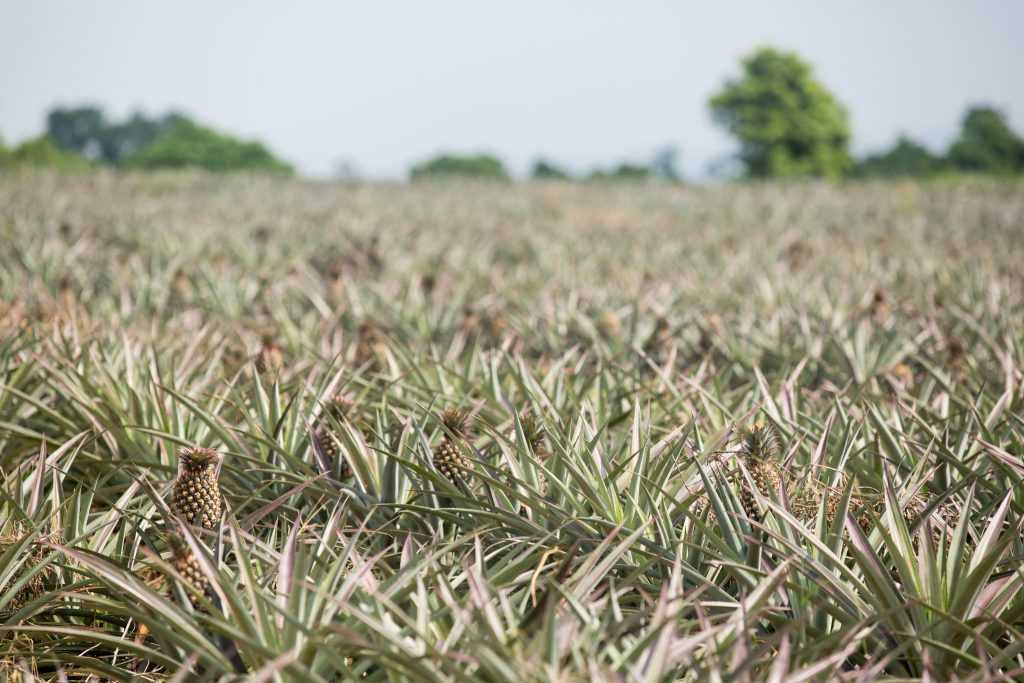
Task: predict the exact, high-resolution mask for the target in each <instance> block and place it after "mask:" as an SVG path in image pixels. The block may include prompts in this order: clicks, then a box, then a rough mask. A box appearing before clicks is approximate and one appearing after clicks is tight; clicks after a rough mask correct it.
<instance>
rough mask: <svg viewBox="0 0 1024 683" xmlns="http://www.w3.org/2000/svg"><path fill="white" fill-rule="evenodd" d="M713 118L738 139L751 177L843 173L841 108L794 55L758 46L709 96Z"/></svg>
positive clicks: (846, 158) (845, 123)
mask: <svg viewBox="0 0 1024 683" xmlns="http://www.w3.org/2000/svg"><path fill="white" fill-rule="evenodd" d="M709 104H710V107H711V112H712V115H713V117H714V119H715V121H716V122H718V123H719V124H721V125H722V126H724V127H725V129H726V130H728V131H729V132H730V133H732V134H733V135H734V136H736V138H737V139H738V140H739V143H740V152H739V157H740V160H741V161H742V162H743V164H744V166H745V169H746V173H747V175H748V176H750V177H753V178H769V177H791V176H824V177H829V178H834V177H838V176H841V175H843V174H844V173H845V172H846V171H847V170H848V169H849V168H850V165H851V161H850V155H849V152H848V146H849V142H850V125H849V120H848V116H847V113H846V109H845V108H844V107H843V106H842V105H841V104H840V103H839V102H838V101H837V100H836V99H835V98H834V97H833V96H832V94H831V93H830V92H829V91H828V90H827V89H826V88H825V86H824V85H822V84H821V83H820V82H819V81H818V80H817V78H815V76H814V72H813V70H812V69H811V67H810V66H809V65H808V64H807V63H806V62H804V61H803V60H802V59H801V58H800V57H799V56H797V55H796V54H793V53H791V52H782V51H779V50H774V49H771V48H762V49H760V50H757V51H756V52H754V53H753V54H752V55H750V56H748V57H747V58H745V59H744V60H743V76H742V77H741V78H739V79H737V80H731V81H728V82H726V84H725V86H724V87H723V89H722V91H721V92H719V93H718V94H717V95H715V96H714V97H712V98H711V101H710V103H709Z"/></svg>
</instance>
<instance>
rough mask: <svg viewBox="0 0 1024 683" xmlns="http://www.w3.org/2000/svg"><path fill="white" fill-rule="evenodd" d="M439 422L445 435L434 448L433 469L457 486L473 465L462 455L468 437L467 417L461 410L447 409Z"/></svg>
mask: <svg viewBox="0 0 1024 683" xmlns="http://www.w3.org/2000/svg"><path fill="white" fill-rule="evenodd" d="M441 422H442V423H444V426H445V435H444V437H443V438H442V439H441V443H439V444H438V445H437V447H436V448H434V453H433V456H434V457H433V460H434V467H436V468H437V470H438V471H439V472H440V473H441V474H443V475H444V476H446V477H448V479H449V480H450V481H451V482H452V483H453V484H455V485H458V483H459V482H460V481H464V478H465V476H466V474H467V473H468V472H469V471H470V470H472V469H473V463H472V462H471V461H470V460H469V459H468V458H467V457H466V456H465V455H463V453H462V449H463V448H465V447H466V439H467V438H468V437H469V426H468V415H467V413H465V412H464V411H461V410H456V409H449V410H446V411H444V413H442V415H441Z"/></svg>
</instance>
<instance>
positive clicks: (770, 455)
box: [740, 423, 783, 522]
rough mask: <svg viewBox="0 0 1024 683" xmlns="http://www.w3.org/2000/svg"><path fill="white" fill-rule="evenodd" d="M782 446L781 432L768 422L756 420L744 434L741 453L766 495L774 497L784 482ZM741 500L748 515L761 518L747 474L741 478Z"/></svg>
mask: <svg viewBox="0 0 1024 683" xmlns="http://www.w3.org/2000/svg"><path fill="white" fill-rule="evenodd" d="M780 450H781V447H780V444H779V436H778V434H777V433H776V431H775V429H774V428H773V427H771V426H769V425H767V424H763V423H759V424H756V425H754V426H753V427H751V428H750V429H749V430H747V432H746V434H744V438H743V445H742V446H741V448H740V456H741V457H742V458H743V464H744V465H745V466H746V468H747V471H748V472H750V477H751V479H753V480H754V484H755V485H756V486H757V490H758V492H759V493H760V494H761V495H762V496H766V497H769V498H770V497H771V496H772V494H773V493H774V492H775V491H778V489H779V484H781V483H782V482H783V471H782V465H781V463H779V461H778V459H777V458H778V456H779V451H780ZM740 503H742V504H743V510H744V512H746V513H747V517H748V518H750V519H751V520H752V521H755V522H760V521H761V519H762V517H761V511H760V509H758V507H757V499H756V497H755V496H754V492H753V491H752V490H751V489H750V486H749V484H748V483H747V480H746V478H745V477H744V478H742V479H741V485H740Z"/></svg>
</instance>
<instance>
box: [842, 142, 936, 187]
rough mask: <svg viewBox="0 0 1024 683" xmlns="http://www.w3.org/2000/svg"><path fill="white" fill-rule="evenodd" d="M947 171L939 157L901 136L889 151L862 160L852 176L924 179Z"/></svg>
mask: <svg viewBox="0 0 1024 683" xmlns="http://www.w3.org/2000/svg"><path fill="white" fill-rule="evenodd" d="M948 169H949V165H948V164H947V163H946V161H945V159H943V158H942V157H941V156H938V155H936V154H932V153H931V152H930V151H928V149H926V148H925V147H923V146H922V145H919V144H917V143H916V142H914V141H913V140H911V139H910V138H908V137H907V136H905V135H901V136H900V138H899V139H898V140H897V141H896V144H894V145H893V146H892V148H891V149H890V150H888V151H886V152H883V153H881V154H874V155H870V156H867V157H865V158H864V159H862V160H861V161H860V162H859V163H858V164H857V166H856V168H855V169H854V172H853V175H855V176H856V177H859V178H899V177H907V178H925V177H929V176H934V175H937V174H939V173H942V172H943V171H946V170H948Z"/></svg>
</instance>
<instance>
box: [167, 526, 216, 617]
mask: <svg viewBox="0 0 1024 683" xmlns="http://www.w3.org/2000/svg"><path fill="white" fill-rule="evenodd" d="M170 546H171V566H172V567H174V571H176V572H178V574H179V575H180V576H181V579H182V581H183V582H184V583H185V587H186V591H185V592H186V593H187V594H188V599H189V602H190V603H192V607H193V608H194V609H199V608H200V606H199V599H198V597H197V595H196V593H200V594H203V595H207V596H209V595H210V594H211V591H210V581H209V579H207V578H206V574H204V573H203V569H202V567H201V566H200V564H199V559H198V558H196V556H195V553H193V552H192V548H190V547H189V546H188V544H187V543H186V542H185V541H184V540H183V539H180V538H178V537H176V536H172V537H171V539H170ZM172 595H173V593H172Z"/></svg>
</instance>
